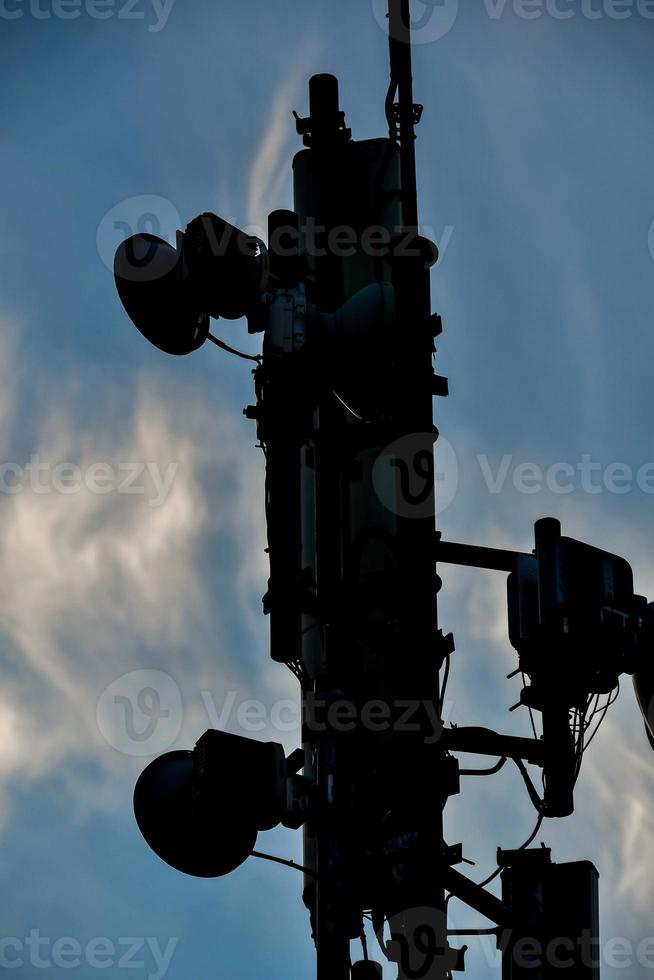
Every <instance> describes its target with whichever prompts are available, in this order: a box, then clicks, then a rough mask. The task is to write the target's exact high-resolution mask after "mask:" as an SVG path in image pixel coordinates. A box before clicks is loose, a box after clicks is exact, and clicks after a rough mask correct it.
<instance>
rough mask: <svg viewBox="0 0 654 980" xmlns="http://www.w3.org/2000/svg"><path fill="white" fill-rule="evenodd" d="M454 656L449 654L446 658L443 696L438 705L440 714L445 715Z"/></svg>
mask: <svg viewBox="0 0 654 980" xmlns="http://www.w3.org/2000/svg"><path fill="white" fill-rule="evenodd" d="M451 657H452V655H451V654H450V653H448V654H447V655H446V657H445V672H444V674H443V682H442V684H441V696H440V701H439V704H438V709H439V714H440V715H441V717H442V715H443V708H444V706H445V692H446V690H447V682H448V680H449V679H450V660H451Z"/></svg>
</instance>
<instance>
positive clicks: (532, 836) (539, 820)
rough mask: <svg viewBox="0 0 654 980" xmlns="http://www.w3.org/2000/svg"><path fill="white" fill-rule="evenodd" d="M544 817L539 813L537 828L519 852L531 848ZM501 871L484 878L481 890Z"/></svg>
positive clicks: (500, 869)
mask: <svg viewBox="0 0 654 980" xmlns="http://www.w3.org/2000/svg"><path fill="white" fill-rule="evenodd" d="M543 817H544V814H542V813H539V815H538V820H537V821H536V826H535V827H534V829H533V832H532V833H531V834H530V835H529V837H528V838H527V840H526V841H525V842H524V844H521V845H520V847H519V848H517V850H519V851H526V849H527V848H528V847H529V845H530V844H531V843H532V842H533V841H534V838H535V837H536V836H537V834H538V831H539V830H540V828H541V824H542V822H543ZM501 871H502V868H497V869H496V870H495V871H493V873H492V874H491V875H489V876H488V878H484V880H483V881H480V882H479V887H480V888H485V887H486V885H490V883H491V881H494V880H495V878H497V876H498V875H499V874H500V872H501Z"/></svg>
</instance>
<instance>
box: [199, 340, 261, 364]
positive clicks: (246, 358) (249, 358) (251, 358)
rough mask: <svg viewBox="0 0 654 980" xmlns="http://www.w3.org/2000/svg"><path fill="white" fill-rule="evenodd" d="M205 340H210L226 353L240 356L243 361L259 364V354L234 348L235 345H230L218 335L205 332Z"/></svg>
mask: <svg viewBox="0 0 654 980" xmlns="http://www.w3.org/2000/svg"><path fill="white" fill-rule="evenodd" d="M207 340H210V341H211V343H212V344H215V345H216V347H220V349H221V350H226V351H227V353H228V354H235V355H236V356H237V357H242V358H243V360H244V361H256V362H257V364H261V360H262V358H261V354H244V353H243V351H242V350H236V348H235V347H230V346H229V344H226V343H225V342H224V340H219V339H218V337H214V335H213V334H212V333H208V334H207Z"/></svg>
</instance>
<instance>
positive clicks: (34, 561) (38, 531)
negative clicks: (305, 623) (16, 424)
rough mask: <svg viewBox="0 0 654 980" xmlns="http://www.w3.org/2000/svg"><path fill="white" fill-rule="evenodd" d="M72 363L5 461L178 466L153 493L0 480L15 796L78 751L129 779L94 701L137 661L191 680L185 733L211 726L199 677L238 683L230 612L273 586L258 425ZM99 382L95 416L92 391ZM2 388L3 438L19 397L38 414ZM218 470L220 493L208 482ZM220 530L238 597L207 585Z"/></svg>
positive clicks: (0, 587)
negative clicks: (87, 374) (201, 706)
mask: <svg viewBox="0 0 654 980" xmlns="http://www.w3.org/2000/svg"><path fill="white" fill-rule="evenodd" d="M8 336H9V334H8V333H5V334H3V335H2V337H1V340H0V348H1V349H2V358H1V360H2V364H3V365H4V370H5V372H6V374H7V377H8V378H11V377H12V376H14V375H15V372H17V371H19V370H20V364H17V363H16V361H15V359H12V357H11V354H10V350H11V347H10V344H9V342H8V339H7V338H8ZM72 378H73V374H72V371H71V383H70V384H67V382H68V380H69V379H68V378H66V377H62V376H61V375H60V376H59V377H58V378H57V382H56V392H54V391H50V392H45V394H44V396H43V400H44V401H45V402H48V404H49V406H50V408H49V411H48V413H47V414H46V415H44V416H43V421H42V422H41V421H39V420H37V421H36V423H35V425H34V426H33V427H32V428H33V432H34V433H35V435H34V436H33V437H29V438H34V442H33V443H31V444H30V445H28V446H22V447H21V451H20V452H18V450H16V449H15V448H14V449H12V453H15V455H14V456H11V457H7V456H5V457H4V459H5V460H7V458H9V459H12V460H15V461H16V462H18V463H19V464H24V463H25V460H26V459H27V458H28V457H29V455H30V454H31V453H37V454H38V456H39V459H40V461H41V462H42V463H44V464H52V465H55V464H57V463H61V462H63V461H70V462H73V463H75V464H77V465H78V466H79V467H80V468H81V470H82V471H83V472H84V471H85V470H86V469H87V467H88V466H90V465H91V464H93V463H95V462H97V461H102V462H104V463H108V464H110V465H112V466H114V467H118V466H119V465H121V464H124V463H134V462H139V461H150V462H155V463H157V464H158V465H159V467H160V468H161V469H162V471H163V470H165V468H166V466H168V464H170V463H171V462H173V463H175V464H176V466H177V469H176V475H175V478H174V479H173V481H172V484H171V487H170V492H169V494H168V496H167V498H166V499H165V501H164V503H163V504H162V505H161V506H158V507H153V506H151V505H150V503H151V500H150V499H149V498H148V496H147V495H137V494H120V493H116V492H111V493H107V494H98V493H95V492H92V490H91V489H88V488H86V487H85V486H83V485H82V486H81V488H80V490H79V492H76V493H74V494H62V493H55V492H49V493H36V492H34V491H33V490H32V489H30V487H29V486H28V485H26V486H24V488H23V489H22V490H21V491H20V492H18V493H15V494H7V493H3V494H0V664H1V666H0V671H1V673H2V678H3V681H2V691H1V692H0V780H1V784H2V785H1V789H0V791H2V790H4V794H5V795H6V794H7V792H8V791H10V788H11V785H12V784H13V782H14V781H16V780H22V779H24V778H35V777H40V776H42V775H43V774H46V773H52V771H53V769H54V768H56V767H57V766H62V765H64V764H65V763H66V762H68V761H70V760H71V759H73V758H77V759H80V758H87V759H89V760H90V761H92V762H95V763H97V764H99V765H100V770H101V771H105V772H106V775H107V776H108V777H109V778H119V779H120V778H123V777H124V775H125V773H127V775H128V778H129V779H131V778H132V773H133V763H132V761H131V760H129V759H127V758H126V757H124V756H121V755H120V754H119V753H116V752H115V751H114V750H113V749H112V748H111V747H110V746H108V745H107V744H106V743H105V742H103V740H102V738H101V736H100V733H99V732H98V729H97V725H96V719H95V709H96V702H97V700H98V697H99V695H100V694H101V692H102V691H103V690H104V688H105V687H106V686H107V684H109V683H110V682H111V681H112V680H114V679H115V678H116V677H118V676H120V675H121V674H122V673H125V672H128V671H130V670H134V669H137V668H143V667H146V668H149V667H154V668H158V669H161V670H164V671H168V672H169V673H170V674H171V675H172V676H173V677H174V678H175V680H176V682H177V683H179V685H180V687H181V688H182V691H183V692H184V693H186V691H190V692H192V697H191V698H190V700H191V703H190V704H189V705H188V713H187V714H188V717H186V718H185V726H184V729H183V733H182V736H181V739H182V741H183V740H184V739H185V740H186V742H185V743H184V744H189V742H190V744H192V742H193V741H194V740H195V739H196V738H197V737H198V735H199V734H201V731H202V730H203V729H202V728H200V729H199V730H198V728H197V725H198V724H200V723H201V718H200V712H199V711H198V707H197V706H198V703H199V700H200V699H199V691H200V689H201V688H202V687H203V686H206V685H207V682H208V681H209V679H210V680H211V683H212V686H213V689H214V690H215V689H216V687H219V686H221V685H224V686H225V687H232V688H239V689H240V688H242V686H243V677H242V673H241V666H240V664H239V663H238V658H237V657H235V651H234V649H233V641H229V640H227V639H226V638H225V630H226V628H227V627H226V625H225V621H226V617H227V616H228V615H229V614H230V613H231V612H232V611H234V610H235V612H234V614H235V615H236V616H238V615H240V613H241V610H242V611H246V610H248V609H249V608H251V605H252V597H253V595H254V594H255V592H256V591H259V590H262V589H263V588H264V587H265V577H266V569H265V555H264V553H263V548H264V546H265V538H264V522H263V485H262V471H263V460H262V459H260V458H259V455H260V454H258V453H257V451H256V450H255V449H254V446H253V442H254V439H252V440H251V442H250V441H248V442H244V441H243V439H242V434H243V426H244V425H246V424H248V423H246V422H245V421H244V420H242V419H239V418H237V417H236V415H235V413H233V412H232V411H230V410H228V409H219V410H218V411H216V406H215V405H213V406H212V407H211V410H210V411H209V410H208V408H207V406H206V405H205V404H202V405H199V404H198V403H196V401H195V399H194V397H193V395H192V393H190V392H189V391H186V390H183V389H181V390H176V391H172V392H171V390H170V384H169V383H166V386H165V388H164V385H163V383H162V382H161V381H158V380H157V378H156V377H150V378H148V377H143V378H141V379H140V380H139V381H138V382H135V383H134V384H132V385H130V384H129V383H127V384H126V383H124V382H123V384H122V386H121V385H120V383H119V382H114V380H113V379H112V380H104V379H102V378H98V377H95V378H93V376H92V375H91V380H90V382H89V386H88V390H87V391H86V392H83V391H82V390H81V389H80V387H79V386H76V385H75V384H74V383H73V382H72ZM44 383H45V384H46V385H47V382H44ZM52 387H54V386H52ZM91 389H92V390H93V401H94V408H93V410H92V413H91V415H92V418H90V417H89V415H88V413H87V412H85V408H84V398H83V397H82V396H83V395H86V398H88V394H89V391H90V390H91ZM119 389H121V390H120V391H119ZM3 390H4V398H5V400H6V401H7V406H6V407H7V412H6V413H5V416H4V422H5V426H4V432H5V440H4V441H5V442H12V443H13V444H14V446H15V445H16V444H18V443H20V441H21V439H24V434H22V435H21V433H18V432H15V433H13V435H12V436H11V439H7V424H6V423H7V421H8V420H9V419H11V414H12V408H13V409H17V416H21V413H22V415H26V414H29V400H28V399H27V398H25V399H23V398H21V397H20V396H19V392H18V391H16V390H12V387H11V385H9V384H8V385H6V386H4V389H3ZM8 393H10V394H8ZM50 396H52V397H50ZM119 396H122V397H123V398H125V397H127V398H129V399H130V403H131V401H132V400H133V404H134V408H133V411H131V412H128V413H125V412H121V411H117V408H116V403H117V400H118V398H119ZM210 415H211V418H210ZM27 428H28V429H29V428H30V426H27ZM214 483H218V484H220V487H221V491H222V497H221V498H220V499H213V497H212V496H210V492H211V487H212V485H213V484H214ZM211 535H215V536H217V537H218V538H219V539H220V540H221V541H223V542H224V546H225V548H226V549H230V550H229V552H228V554H229V561H230V562H231V565H232V573H233V591H232V593H231V594H230V595H228V596H220V595H214V594H212V583H211V582H208V581H206V573H205V572H203V564H202V556H201V548H202V546H203V544H204V542H205V540H206V538H207V536H211ZM235 540H238V542H239V545H238V547H236V548H235V547H233V544H234V541H235ZM226 560H227V554H224V555H222V556H219V557H218V561H219V562H221V561H223V562H224V561H226ZM252 628H253V629H254V628H255V627H254V625H253V626H252ZM260 628H261V631H262V633H263V630H264V626H263V623H262V624H261V627H260ZM243 635H244V636H247V635H248V631H247V630H244V634H243ZM204 721H205V722H206V718H205V719H204ZM204 727H207V725H206V724H205V726H204ZM112 774H113V775H112ZM69 776H70V772H69ZM73 781H74V782H75V780H73ZM76 782H77V784H78V785H77V789H78V793H79V795H80V798H81V797H84V796H85V795H87V792H88V791H87V789H85V787H84V786H83V785H82V778H81V776H80V779H79V780H78V781H76ZM93 782H94V786H93V793H94V794H98V786H97V780H96V779H94V780H93ZM101 797H102V794H101V793H100V794H99V797H98V800H96V803H97V802H98V801H99V799H100V798H101Z"/></svg>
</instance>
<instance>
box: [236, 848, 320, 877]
mask: <svg viewBox="0 0 654 980" xmlns="http://www.w3.org/2000/svg"><path fill="white" fill-rule="evenodd" d="M250 857H255V858H261V859H262V860H263V861H273V862H274V863H275V864H283V865H284V867H286V868H293V870H294V871H301V872H302V873H303V874H305V875H311V876H312V877H313V878H317V877H318V875H317V874H316V873H315V871H312V870H311V868H305V867H304V865H303V864H297V863H296V862H295V861H289V860H287V859H286V858H280V857H275V855H274V854H265V853H264V852H263V851H250Z"/></svg>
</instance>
